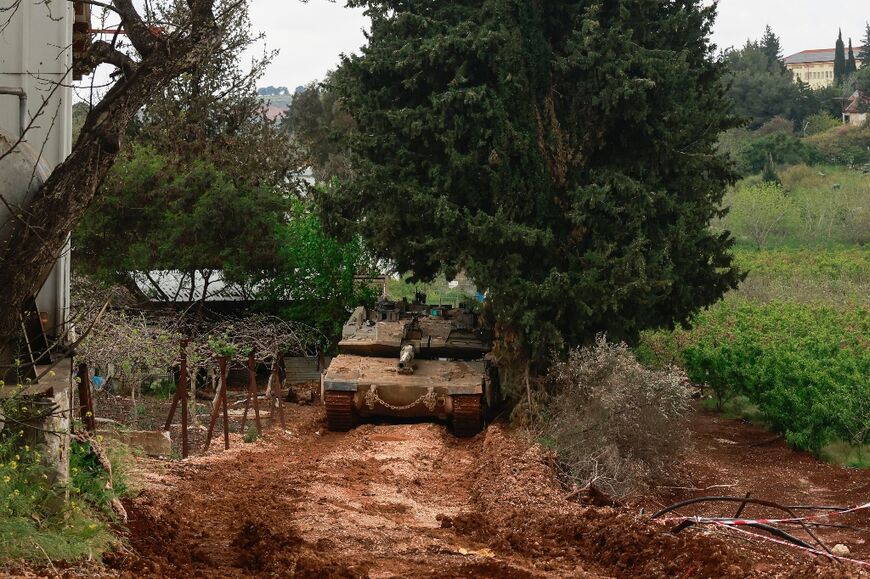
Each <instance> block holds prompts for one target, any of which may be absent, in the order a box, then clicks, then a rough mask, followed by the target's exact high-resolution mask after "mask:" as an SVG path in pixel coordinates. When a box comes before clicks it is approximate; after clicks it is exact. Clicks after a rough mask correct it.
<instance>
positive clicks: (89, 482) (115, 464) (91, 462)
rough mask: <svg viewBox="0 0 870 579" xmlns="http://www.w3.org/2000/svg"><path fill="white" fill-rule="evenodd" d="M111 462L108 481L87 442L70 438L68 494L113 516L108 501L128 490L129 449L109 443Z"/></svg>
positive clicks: (110, 501) (121, 495) (108, 452)
mask: <svg viewBox="0 0 870 579" xmlns="http://www.w3.org/2000/svg"><path fill="white" fill-rule="evenodd" d="M107 454H108V457H109V460H110V461H111V464H112V479H111V485H108V484H107V483H108V482H109V477H108V474H107V473H106V471H105V470H104V469H103V466H102V465H101V464H100V463H99V462H98V461H97V459H96V457H95V456H94V454H93V453H92V452H91V450H90V447H89V444H88V443H82V442H78V441H75V440H74V441H73V442H72V443H71V445H70V460H69V463H70V494H71V496H72V497H73V498H74V499H75V498H76V497H78V499H80V500H83V501H85V502H87V503H88V504H89V505H90V506H92V507H94V508H96V509H98V510H100V511H102V513H103V514H105V515H107V516H113V511H112V508H111V503H112V501H113V500H114V499H116V498H119V497H123V496H124V495H125V494H126V493H127V490H128V489H127V476H126V461H127V459H128V455H129V451H128V450H127V449H126V447H123V446H121V445H120V444H114V443H113V444H112V446H109V447H108V450H107Z"/></svg>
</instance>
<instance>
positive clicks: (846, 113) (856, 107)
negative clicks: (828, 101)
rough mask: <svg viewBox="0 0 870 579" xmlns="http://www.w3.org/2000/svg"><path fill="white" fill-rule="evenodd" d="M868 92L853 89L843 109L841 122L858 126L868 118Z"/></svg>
mask: <svg viewBox="0 0 870 579" xmlns="http://www.w3.org/2000/svg"><path fill="white" fill-rule="evenodd" d="M868 112H870V93H866V92H862V91H857V90H856V91H855V92H854V93H852V96H850V97H849V100H847V101H846V107H845V108H844V109H843V124H844V125H850V126H853V127H859V126H861V125H863V124H865V123H866V122H867V120H868V118H870V115H868Z"/></svg>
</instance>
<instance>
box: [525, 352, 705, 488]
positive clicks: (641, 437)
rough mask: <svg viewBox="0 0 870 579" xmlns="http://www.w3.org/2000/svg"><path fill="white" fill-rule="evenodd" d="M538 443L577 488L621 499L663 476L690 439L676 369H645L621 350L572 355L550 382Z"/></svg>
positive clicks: (684, 391)
mask: <svg viewBox="0 0 870 579" xmlns="http://www.w3.org/2000/svg"><path fill="white" fill-rule="evenodd" d="M547 380H548V386H549V393H550V394H549V400H548V402H547V404H546V405H545V410H544V412H543V415H544V426H543V433H542V434H543V436H544V439H545V440H546V441H547V442H549V443H551V445H552V446H553V447H554V448H555V449H556V450H557V452H558V453H559V459H560V461H561V463H562V465H563V466H564V467H565V468H566V470H567V471H568V474H569V475H570V476H571V477H572V478H573V479H574V480H576V481H578V482H579V483H580V484H594V485H596V486H597V487H598V488H600V489H601V490H604V491H605V492H608V493H610V494H613V495H617V496H624V495H627V494H630V493H631V492H633V491H636V490H639V489H640V488H642V487H643V486H644V485H645V484H646V483H647V482H648V481H650V480H652V479H655V478H658V477H662V476H667V475H668V474H669V473H670V469H671V467H672V466H673V463H674V462H675V459H676V457H677V455H678V453H679V452H680V451H681V450H682V449H683V448H684V446H685V445H686V442H687V440H688V429H687V417H688V414H689V391H688V389H687V387H686V386H685V384H684V381H683V380H682V377H681V375H680V374H679V373H678V372H676V371H675V370H674V369H672V368H669V369H666V370H651V369H649V368H645V367H644V366H642V365H641V364H640V363H639V362H638V361H637V359H636V358H635V357H634V355H633V354H632V353H631V351H630V350H629V349H628V347H627V346H626V345H625V344H611V343H608V342H607V340H606V339H605V337H604V336H599V337H598V339H597V341H596V343H595V345H594V346H593V347H589V348H582V349H576V350H572V351H571V352H570V353H569V355H568V358H567V359H566V360H563V361H558V362H556V363H554V364H553V367H552V369H551V370H550V373H549V374H548V376H547Z"/></svg>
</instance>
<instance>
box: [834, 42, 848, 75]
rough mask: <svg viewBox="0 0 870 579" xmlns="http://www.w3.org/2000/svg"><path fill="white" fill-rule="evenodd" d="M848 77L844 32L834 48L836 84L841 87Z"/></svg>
mask: <svg viewBox="0 0 870 579" xmlns="http://www.w3.org/2000/svg"><path fill="white" fill-rule="evenodd" d="M845 77H846V47H845V46H844V45H843V31H842V30H840V34H839V35H838V36H837V44H836V45H835V46H834V84H835V85H837V86H840V85H841V84H843V79H844V78H845Z"/></svg>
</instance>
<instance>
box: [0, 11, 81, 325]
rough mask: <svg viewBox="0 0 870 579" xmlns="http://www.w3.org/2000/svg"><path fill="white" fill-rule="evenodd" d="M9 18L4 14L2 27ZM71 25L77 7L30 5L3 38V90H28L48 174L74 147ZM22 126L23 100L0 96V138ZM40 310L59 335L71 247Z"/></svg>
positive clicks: (34, 139) (36, 141) (30, 139)
mask: <svg viewBox="0 0 870 579" xmlns="http://www.w3.org/2000/svg"><path fill="white" fill-rule="evenodd" d="M7 4H8V3H7ZM7 17H8V15H7V14H3V15H2V18H0V22H5V19H6V18H7ZM72 21H73V4H72V2H68V1H67V0H46V1H44V2H43V1H40V2H32V1H25V2H21V4H20V5H19V7H18V10H17V12H16V13H15V15H14V16H13V17H12V19H11V21H10V22H9V25H8V26H6V28H5V30H4V31H3V33H2V34H0V86H4V87H15V88H23V89H24V90H25V91H26V93H27V97H28V99H27V104H28V106H27V121H28V122H30V120H31V119H33V118H34V116H36V120H35V121H34V122H33V124H32V126H31V129H30V130H29V131H28V133H27V143H28V144H29V145H30V147H31V149H32V150H34V151H36V152H37V153H38V154H40V155H41V158H42V160H43V162H44V163H45V165H46V166H47V167H48V169H49V170H51V169H52V168H54V167H55V166H56V165H57V164H58V163H60V162H61V161H63V160H64V159H65V158H66V157H67V155H69V152H70V149H71V147H72V98H73V95H72V89H71V88H69V85H70V83H71V75H70V67H71V63H72V54H71V49H70V46H71V43H72ZM59 84H61V85H65V86H58V85H59ZM43 103H45V106H44V107H43V106H42V105H43ZM40 108H42V112H41V114H40ZM37 115H38V116H37ZM18 125H19V123H18V98H17V97H15V96H9V95H0V133H3V134H4V135H6V136H7V137H14V138H16V139H17V137H18V135H19V127H18ZM2 218H3V217H2V216H0V219H2ZM7 218H8V214H7ZM0 226H2V224H0ZM37 305H38V306H39V309H40V311H44V312H46V313H47V314H48V317H49V327H50V328H58V330H59V326H61V324H62V322H63V321H64V319H65V318H66V316H67V312H68V308H69V245H68V244H67V248H66V250H65V251H64V252H63V255H61V256H59V259H58V263H57V265H56V266H55V268H54V270H53V271H52V273H51V274H50V276H49V278H48V279H47V280H46V282H45V285H44V286H43V289H42V291H41V292H40V294H39V295H38V297H37ZM51 333H60V332H59V331H54V332H51Z"/></svg>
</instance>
